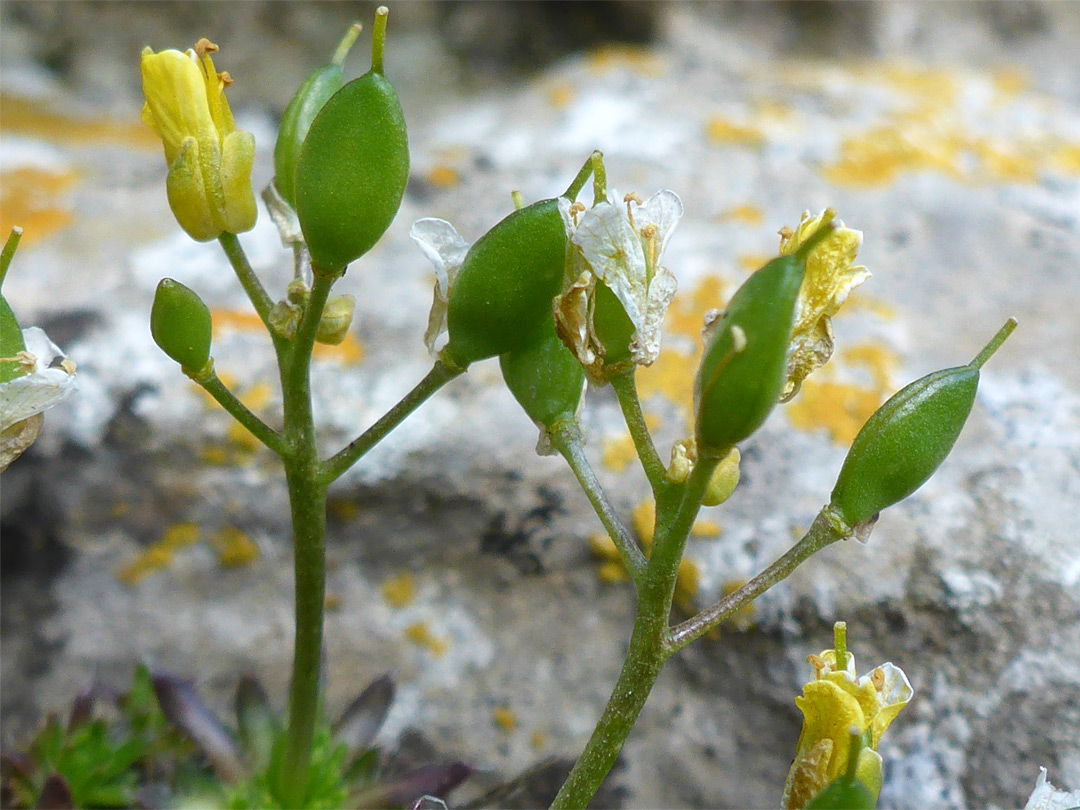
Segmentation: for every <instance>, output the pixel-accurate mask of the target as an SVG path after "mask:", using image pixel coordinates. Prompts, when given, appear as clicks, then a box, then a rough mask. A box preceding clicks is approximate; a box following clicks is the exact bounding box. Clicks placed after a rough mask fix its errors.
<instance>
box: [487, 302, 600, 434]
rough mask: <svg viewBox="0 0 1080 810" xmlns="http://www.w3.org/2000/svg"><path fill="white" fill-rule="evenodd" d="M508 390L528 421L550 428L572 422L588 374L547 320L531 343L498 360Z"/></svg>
mask: <svg viewBox="0 0 1080 810" xmlns="http://www.w3.org/2000/svg"><path fill="white" fill-rule="evenodd" d="M499 366H500V368H501V369H502V373H503V379H504V380H506V387H507V388H509V389H510V393H512V394H513V395H514V399H516V400H517V401H518V403H520V405H521V407H522V408H524V409H525V413H526V414H528V415H529V418H530V419H532V420H533V421H534V422H536V423H537V424H538V425H542V426H543V427H545V428H550V427H551V426H552V425H554V424H555V423H556V422H561V421H563V420H565V419H573V418H574V416H575V415H576V414H577V410H578V406H579V405H580V404H581V398H582V395H583V394H584V393H585V370H584V369H583V368H582V367H581V363H579V362H578V360H577V358H576V357H574V355H573V353H572V352H571V351H570V350H569V349H568V348H566V346H564V345H563V343H562V341H561V340H559V336H558V335H557V334H555V322H554V320H553V319H552V318H550V317H549V318H548V319H547V320H546V321H545V322H544V324H543V325H542V326H541V327H540V329H539V331H537V332H536V333H535V334H534V335H533V338H532V340H531V341H530V342H529V343H527V344H525V345H524V346H522V347H520V348H518V349H514V350H512V351H509V352H507V353H506V354H504V355H502V356H501V357H500V358H499Z"/></svg>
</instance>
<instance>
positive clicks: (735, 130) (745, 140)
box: [705, 116, 765, 147]
mask: <svg viewBox="0 0 1080 810" xmlns="http://www.w3.org/2000/svg"><path fill="white" fill-rule="evenodd" d="M705 135H706V137H707V138H708V139H709V142H710V143H713V144H715V145H717V146H729V145H735V146H750V147H758V146H761V145H762V144H763V143H764V142H765V135H764V133H763V132H762V131H761V130H760V129H758V128H757V127H755V126H750V125H747V124H736V123H733V122H731V121H728V120H726V119H724V118H720V117H719V116H714V117H713V118H710V119H709V120H708V121H706V122H705Z"/></svg>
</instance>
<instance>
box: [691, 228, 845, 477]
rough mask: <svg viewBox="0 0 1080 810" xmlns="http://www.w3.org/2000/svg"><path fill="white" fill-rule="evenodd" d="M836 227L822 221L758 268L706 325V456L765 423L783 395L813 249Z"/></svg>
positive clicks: (702, 383) (700, 426)
mask: <svg viewBox="0 0 1080 810" xmlns="http://www.w3.org/2000/svg"><path fill="white" fill-rule="evenodd" d="M829 233H831V228H828V227H825V228H821V229H820V230H819V231H818V232H817V233H816V234H814V236H813V237H811V238H810V239H809V240H807V242H806V243H805V244H804V245H803V246H802V247H801V248H799V250H798V252H797V253H795V254H794V255H792V256H780V257H778V258H776V259H773V260H772V261H771V262H769V263H768V264H766V265H765V266H764V267H762V268H761V269H760V270H758V271H757V272H755V273H754V274H753V275H752V276H750V278H748V279H747V280H746V281H745V282H743V285H742V286H741V287H739V289H738V290H736V291H735V295H733V296H732V298H731V301H730V302H728V306H727V309H726V310H725V311H724V312H723V313H722V314H721V315H720V316H719V318H718V319H717V320H715V321H712V322H711V323H710V324H708V325H707V327H706V330H707V337H706V346H705V354H704V356H703V358H702V361H701V367H700V368H699V369H698V375H697V381H696V382H695V384H694V410H695V412H696V413H697V447H698V453H699V454H701V455H702V456H706V457H712V458H722V457H723V456H725V455H726V454H727V453H728V451H729V450H730V449H731V447H732V446H733V445H734V444H735V443H736V442H741V441H743V440H744V439H746V438H747V437H749V436H750V435H751V434H752V433H753V432H754V431H755V430H757V429H758V428H759V427H761V425H762V423H764V421H765V419H766V418H767V417H768V415H769V414H770V413H771V412H772V409H773V407H774V406H775V405H776V403H777V400H778V399H779V398H780V392H781V391H782V390H783V387H784V381H785V380H786V379H787V361H788V346H789V343H790V339H791V328H792V323H793V320H794V315H795V302H796V300H797V299H798V296H799V287H800V285H801V284H802V280H803V275H804V274H805V273H806V256H807V255H808V254H809V252H810V250H812V249H813V247H814V246H815V245H817V243H818V242H820V241H821V240H822V239H824V238H825V237H826V236H827V235H828V234H829Z"/></svg>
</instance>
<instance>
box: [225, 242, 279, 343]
mask: <svg viewBox="0 0 1080 810" xmlns="http://www.w3.org/2000/svg"><path fill="white" fill-rule="evenodd" d="M218 242H220V243H221V248H222V250H224V251H225V255H226V256H228V257H229V263H230V264H231V265H232V267H233V270H234V271H235V272H236V277H237V278H238V279H239V280H240V286H241V287H243V288H244V292H246V293H247V297H248V298H250V299H251V304H252V306H254V307H255V311H256V312H257V313H259V318H260V319H261V320H262V322H263V323H264V324H266V328H267V329H270V310H271V309H273V307H274V302H273V301H271V300H270V296H269V295H267V293H266V290H265V288H264V287H263V285H262V282H261V281H259V277H258V276H257V275H255V271H254V270H252V269H251V264H250V263H249V262H248V260H247V256H246V255H245V254H244V249H243V248H242V247H241V246H240V240H239V239H238V238H237V237H236V234H234V233H229V232H228V231H225V232H224V233H222V234H221V236H219V237H218ZM271 334H273V333H272V332H271Z"/></svg>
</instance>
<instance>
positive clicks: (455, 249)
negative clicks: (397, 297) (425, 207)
mask: <svg viewBox="0 0 1080 810" xmlns="http://www.w3.org/2000/svg"><path fill="white" fill-rule="evenodd" d="M409 236H410V237H411V238H412V240H413V241H414V242H415V243H416V246H417V247H419V248H420V250H421V251H422V252H423V254H424V255H425V256H427V258H428V261H430V262H431V264H432V265H433V266H434V267H435V291H434V295H433V297H432V302H431V311H430V312H429V313H428V325H427V329H426V330H425V332H424V343H425V344H426V345H427V347H428V351H430V352H432V353H434V352H435V341H437V340H438V338H439V336H440V335H441V334H442V333H443V332H445V331H446V308H447V305H448V302H449V300H450V291H451V290H452V289H453V288H454V281H455V279H456V278H457V273H458V270H460V269H461V265H462V264H463V263H464V261H465V256H466V255H467V254H468V252H469V243H468V242H466V241H465V240H464V239H463V238H462V237H461V235H460V234H459V233H458V232H457V229H456V228H454V226H453V225H451V224H450V223H449V222H447V221H446V220H444V219H436V218H434V217H425V218H423V219H418V220H417V221H416V222H414V223H413V226H412V228H410V229H409Z"/></svg>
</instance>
